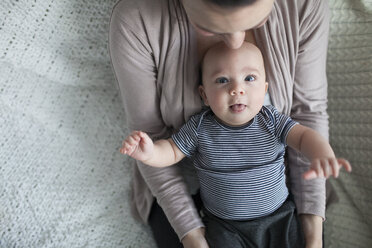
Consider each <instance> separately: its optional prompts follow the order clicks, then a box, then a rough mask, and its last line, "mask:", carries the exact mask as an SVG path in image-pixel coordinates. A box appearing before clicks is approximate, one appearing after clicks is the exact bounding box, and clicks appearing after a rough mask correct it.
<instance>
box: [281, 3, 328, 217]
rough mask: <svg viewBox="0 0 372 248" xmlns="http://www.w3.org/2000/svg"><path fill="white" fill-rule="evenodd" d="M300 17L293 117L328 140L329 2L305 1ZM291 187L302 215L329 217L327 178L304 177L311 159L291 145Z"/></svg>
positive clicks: (289, 159) (289, 152)
mask: <svg viewBox="0 0 372 248" xmlns="http://www.w3.org/2000/svg"><path fill="white" fill-rule="evenodd" d="M304 4H305V6H303V10H302V12H301V14H302V15H300V19H299V22H300V23H299V25H300V31H299V32H300V34H299V35H300V43H299V52H298V57H297V62H296V67H295V78H294V79H295V82H294V90H293V105H292V109H291V117H292V119H293V120H295V121H297V122H299V123H301V124H302V125H305V126H308V127H310V128H312V129H314V130H316V131H318V132H319V133H320V134H321V135H322V136H323V137H324V138H326V139H328V114H327V77H326V57H327V47H328V32H329V8H328V1H323V0H311V1H304ZM288 163H289V168H290V181H291V190H292V193H293V194H294V199H295V202H296V205H297V209H298V213H299V214H314V215H318V216H321V217H323V219H324V218H325V179H314V180H304V179H303V178H302V174H303V173H304V172H305V171H307V170H308V169H309V164H310V163H309V161H308V160H307V159H306V158H305V157H304V156H302V155H300V154H299V153H298V152H296V151H295V150H294V149H291V148H288Z"/></svg>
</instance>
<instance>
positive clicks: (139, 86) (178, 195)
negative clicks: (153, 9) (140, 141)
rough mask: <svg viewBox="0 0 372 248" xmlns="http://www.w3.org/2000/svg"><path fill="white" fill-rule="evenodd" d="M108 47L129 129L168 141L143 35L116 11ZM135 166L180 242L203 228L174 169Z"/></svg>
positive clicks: (153, 66) (146, 42) (153, 71)
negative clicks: (191, 232)
mask: <svg viewBox="0 0 372 248" xmlns="http://www.w3.org/2000/svg"><path fill="white" fill-rule="evenodd" d="M138 21H139V22H140V20H138ZM109 48H110V56H111V61H112V65H113V69H114V72H115V76H116V79H117V83H118V87H119V89H120V93H121V97H122V101H123V105H124V110H125V117H126V120H127V125H128V128H129V129H130V130H134V129H136V130H141V131H144V132H146V133H148V134H149V136H150V137H151V138H152V139H155V140H156V139H159V138H169V136H170V129H169V128H168V127H167V126H166V125H165V124H164V122H163V120H162V114H161V111H160V107H159V106H160V103H159V94H160V92H159V89H158V87H157V86H158V83H160V82H157V74H156V71H157V70H156V66H155V62H154V59H153V56H152V55H153V54H152V49H151V46H150V45H149V43H148V39H147V37H146V32H145V31H143V30H140V29H138V28H136V29H134V28H133V27H131V26H130V25H129V24H128V23H127V22H126V21H125V18H124V17H123V14H122V13H120V10H118V9H117V8H115V9H114V11H113V13H112V17H111V23H110V33H109ZM137 166H138V169H139V171H140V173H141V175H142V176H143V178H144V180H145V182H146V184H147V185H148V187H149V188H150V190H151V192H152V194H153V195H154V196H155V197H156V199H157V201H158V203H159V205H160V206H161V207H162V209H163V210H164V212H165V214H166V216H167V217H168V220H169V222H170V224H171V225H172V227H173V228H174V230H175V231H176V233H177V235H178V237H179V238H180V239H182V238H183V237H184V236H185V235H186V234H187V233H189V232H190V231H192V230H195V229H197V228H201V227H203V226H204V225H203V223H202V221H201V219H200V217H199V215H198V213H197V211H196V208H195V206H194V203H193V200H192V198H191V197H190V195H189V193H188V191H187V187H186V185H185V182H184V180H183V177H182V176H181V175H180V171H179V170H178V168H177V166H170V167H166V168H153V167H150V166H147V165H144V164H142V163H141V162H137Z"/></svg>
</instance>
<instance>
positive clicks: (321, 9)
mask: <svg viewBox="0 0 372 248" xmlns="http://www.w3.org/2000/svg"><path fill="white" fill-rule="evenodd" d="M275 5H276V7H277V9H278V10H279V11H282V12H285V13H286V14H289V16H286V18H292V19H293V18H296V19H297V20H298V21H299V24H301V23H302V22H305V21H308V19H309V18H314V16H318V17H320V16H326V15H327V14H328V1H325V0H276V1H275Z"/></svg>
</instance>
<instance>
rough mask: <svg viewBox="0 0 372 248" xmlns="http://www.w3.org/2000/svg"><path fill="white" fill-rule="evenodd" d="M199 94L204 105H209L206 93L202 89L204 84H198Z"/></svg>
mask: <svg viewBox="0 0 372 248" xmlns="http://www.w3.org/2000/svg"><path fill="white" fill-rule="evenodd" d="M199 94H200V96H201V97H202V99H203V101H204V104H205V105H206V106H209V104H208V99H207V95H206V94H205V90H204V86H203V85H199Z"/></svg>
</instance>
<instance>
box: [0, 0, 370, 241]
mask: <svg viewBox="0 0 372 248" xmlns="http://www.w3.org/2000/svg"><path fill="white" fill-rule="evenodd" d="M116 1H117V0H108V1H99V0H90V1H87V0H58V1H54V0H32V1H27V0H3V1H2V2H1V4H0V17H1V18H0V75H1V76H0V247H37V248H39V247H43V248H44V247H141V248H142V247H143V248H146V247H154V241H153V239H152V237H151V233H150V231H149V229H148V227H146V226H144V225H141V224H139V223H138V222H136V221H135V220H133V219H132V217H131V215H130V211H129V203H128V196H129V185H130V174H131V163H132V161H131V160H130V159H127V158H126V157H123V156H121V155H120V154H119V152H118V148H119V146H120V142H121V140H122V139H123V137H124V136H125V134H126V132H127V129H126V127H125V126H124V123H125V116H124V113H123V111H122V107H121V100H120V97H119V95H118V91H117V88H116V83H115V79H114V76H113V73H112V69H111V65H110V61H109V56H108V50H107V38H108V23H109V17H110V13H111V9H112V7H113V5H114V4H115V2H116ZM330 6H331V14H332V18H331V37H330V43H329V56H328V58H329V59H328V75H329V114H330V128H331V129H330V130H331V132H330V134H331V136H330V138H331V143H332V144H333V146H334V147H335V150H336V153H337V154H338V155H340V156H344V157H346V158H348V159H350V161H351V162H352V164H353V166H354V167H353V169H354V170H353V173H352V174H350V175H348V174H345V173H342V175H341V177H340V179H339V180H337V181H335V180H333V181H332V183H333V184H334V185H335V187H336V190H337V191H338V193H339V195H340V203H339V204H337V205H334V206H332V208H331V209H329V211H328V212H327V221H326V223H325V238H326V246H325V247H366V248H367V247H372V229H371V226H372V219H371V215H370V213H369V211H368V210H370V209H371V206H372V179H371V178H372V170H368V169H370V168H371V161H372V131H371V130H372V100H371V99H372V81H371V78H372V68H371V65H372V63H371V62H372V61H371V59H372V47H371V46H372V45H371V44H372V25H371V22H372V2H371V1H367V0H331V1H330Z"/></svg>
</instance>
